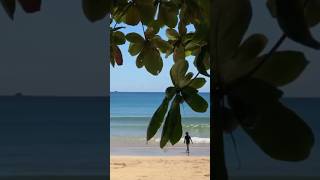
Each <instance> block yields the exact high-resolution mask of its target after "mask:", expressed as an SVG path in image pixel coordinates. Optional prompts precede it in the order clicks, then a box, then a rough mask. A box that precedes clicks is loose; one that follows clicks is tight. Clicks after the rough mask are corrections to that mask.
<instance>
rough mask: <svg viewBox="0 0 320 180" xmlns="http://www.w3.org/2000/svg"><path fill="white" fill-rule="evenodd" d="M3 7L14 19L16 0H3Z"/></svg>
mask: <svg viewBox="0 0 320 180" xmlns="http://www.w3.org/2000/svg"><path fill="white" fill-rule="evenodd" d="M1 4H2V7H3V8H4V10H5V11H6V13H7V15H8V16H9V17H10V18H11V19H12V20H13V19H14V12H15V11H16V1H15V0H1Z"/></svg>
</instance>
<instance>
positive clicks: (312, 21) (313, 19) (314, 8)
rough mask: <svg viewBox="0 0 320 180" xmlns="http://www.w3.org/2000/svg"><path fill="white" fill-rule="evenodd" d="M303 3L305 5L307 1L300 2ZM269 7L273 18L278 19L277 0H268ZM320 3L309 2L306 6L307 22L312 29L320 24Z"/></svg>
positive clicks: (315, 1) (316, 0) (310, 0)
mask: <svg viewBox="0 0 320 180" xmlns="http://www.w3.org/2000/svg"><path fill="white" fill-rule="evenodd" d="M300 1H301V3H305V0H300ZM267 6H268V8H269V11H270V13H271V15H272V16H273V17H277V12H276V0H268V1H267ZM319 9H320V1H319V0H308V2H307V4H306V6H305V7H304V14H305V18H306V21H307V23H308V25H309V26H310V27H314V26H316V25H318V24H319V22H320V13H319Z"/></svg>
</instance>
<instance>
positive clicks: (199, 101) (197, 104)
mask: <svg viewBox="0 0 320 180" xmlns="http://www.w3.org/2000/svg"><path fill="white" fill-rule="evenodd" d="M182 97H183V99H184V100H185V101H186V102H187V104H188V105H189V106H190V107H191V109H192V110H194V111H195V112H206V111H207V109H208V103H207V101H206V100H205V99H204V98H203V97H201V96H200V95H199V94H198V91H197V90H195V89H193V88H191V87H185V88H183V89H182Z"/></svg>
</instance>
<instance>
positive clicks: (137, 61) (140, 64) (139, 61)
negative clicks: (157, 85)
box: [136, 58, 143, 68]
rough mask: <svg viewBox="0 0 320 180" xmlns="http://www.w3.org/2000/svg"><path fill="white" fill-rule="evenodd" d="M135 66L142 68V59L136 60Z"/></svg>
mask: <svg viewBox="0 0 320 180" xmlns="http://www.w3.org/2000/svg"><path fill="white" fill-rule="evenodd" d="M136 66H137V68H142V67H143V62H142V59H139V58H137V60H136Z"/></svg>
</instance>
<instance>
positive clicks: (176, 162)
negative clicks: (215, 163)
mask: <svg viewBox="0 0 320 180" xmlns="http://www.w3.org/2000/svg"><path fill="white" fill-rule="evenodd" d="M110 171H111V172H110V173H111V179H112V180H124V179H125V180H150V179H152V180H163V179H166V180H185V179H192V180H209V179H210V159H209V157H205V156H165V157H164V156H152V157H151V156H111V164H110Z"/></svg>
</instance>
